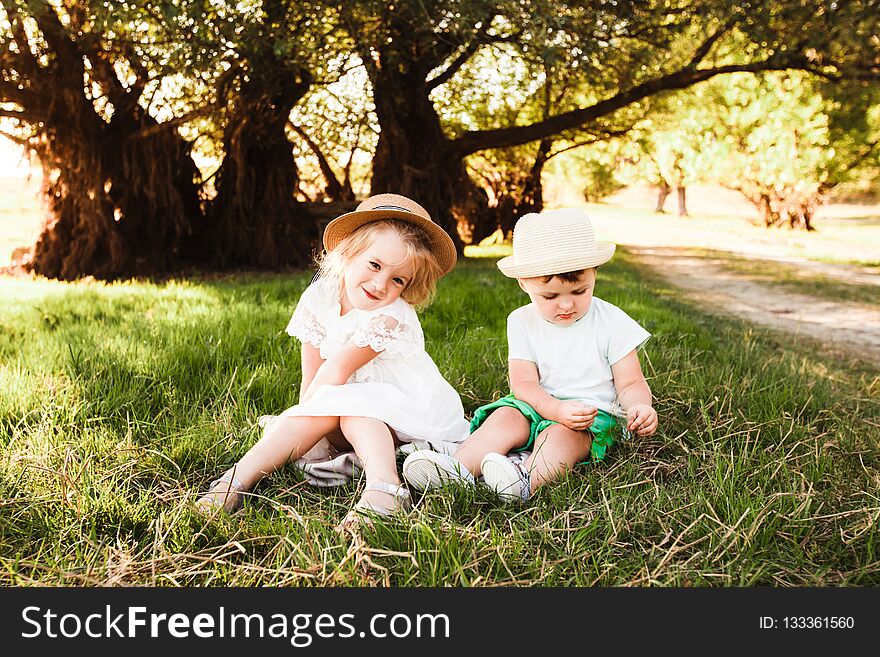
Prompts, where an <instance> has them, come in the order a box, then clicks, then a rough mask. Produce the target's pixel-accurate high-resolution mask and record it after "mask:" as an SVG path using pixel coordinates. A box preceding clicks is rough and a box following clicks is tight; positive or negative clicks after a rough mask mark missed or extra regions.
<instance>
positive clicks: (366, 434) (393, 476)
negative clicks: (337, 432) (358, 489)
mask: <svg viewBox="0 0 880 657" xmlns="http://www.w3.org/2000/svg"><path fill="white" fill-rule="evenodd" d="M339 427H340V429H342V433H343V434H344V435H345V439H346V440H347V441H348V442H349V444H350V445H351V446H352V447H353V448H354V452H355V454H357V455H358V458H359V459H360V460H361V463H363V466H364V474H365V475H366V479H367V483H368V484H369V483H372V482H377V481H384V482H386V483H389V484H400V478H399V477H398V475H397V454H396V447H395V444H394V435H393V434H392V433H391V429H389V428H388V425H386V424H385V423H384V422H382V421H381V420H376V419H374V418H369V417H341V418H339ZM361 500H362V501H363V502H365V503H366V504H368V505H369V506H370V507H372V508H373V509H375V510H377V511H379V512H381V511H392V510H393V509H394V508H395V506H396V503H397V500H396V499H395V498H394V497H393V496H392V495H389V494H388V493H383V492H381V491H376V490H368V491H364V494H363V497H362V498H361Z"/></svg>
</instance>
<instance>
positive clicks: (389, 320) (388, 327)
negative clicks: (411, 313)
mask: <svg viewBox="0 0 880 657" xmlns="http://www.w3.org/2000/svg"><path fill="white" fill-rule="evenodd" d="M351 339H352V341H353V342H354V343H355V344H356V345H357V346H358V347H366V346H369V347H370V349H372V350H373V351H375V352H377V353H378V352H382V351H384V352H385V353H387V354H389V355H392V356H409V355H412V354H414V353H416V352H418V351H419V349H420V348H421V345H420V344H419V340H418V336H417V334H416V333H415V331H413V330H412V329H411V328H410V327H409V326H407V325H406V324H403V323H401V322H399V321H398V320H396V319H394V318H393V317H388V316H387V315H377V316H375V317H372V318H370V319H369V320H368V321H367V322H366V325H365V326H359V327H358V328H357V329H356V330H355V332H354V333H353V334H352V336H351Z"/></svg>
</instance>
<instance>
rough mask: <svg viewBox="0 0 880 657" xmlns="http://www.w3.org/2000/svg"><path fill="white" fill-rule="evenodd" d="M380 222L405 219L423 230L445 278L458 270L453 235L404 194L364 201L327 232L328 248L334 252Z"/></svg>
mask: <svg viewBox="0 0 880 657" xmlns="http://www.w3.org/2000/svg"><path fill="white" fill-rule="evenodd" d="M380 219H402V220H404V221H408V222H409V223H411V224H415V225H416V226H419V227H420V228H422V230H424V231H425V232H426V233H427V234H428V238H429V239H430V240H431V247H432V249H433V251H434V255H436V256H437V262H439V263H440V268H441V269H442V270H443V273H444V274H447V273H449V272H450V271H451V270H452V268H453V267H455V261H456V259H457V254H456V251H455V243H454V242H453V241H452V238H451V237H449V234H448V233H447V232H446V231H445V230H443V229H442V228H441V227H440V226H438V225H437V224H436V223H434V220H433V219H431V215H430V214H428V211H427V210H425V208H423V207H422V206H421V205H419V204H418V203H416V202H415V201H413V200H412V199H409V198H407V197H406V196H401V195H400V194H376V195H375V196H370V197H369V198H366V199H364V200H363V201H362V202H361V204H360V205H358V206H357V207H356V208H355V209H354V211H353V212H349V213H347V214H343V215H340V216H338V217H336V219H334V220H333V221H331V222H330V223H329V224H327V227H326V228H325V229H324V248H325V249H327V250H328V251H332V250H333V249H334V248H335V247H336V245H337V244H339V243H340V242H341V241H342V240H344V239H345V238H346V237H348V236H349V235H351V234H352V233H353V232H354V231H355V230H356V229H358V228H360V227H361V226H363V225H364V224H368V223H370V222H372V221H378V220H380Z"/></svg>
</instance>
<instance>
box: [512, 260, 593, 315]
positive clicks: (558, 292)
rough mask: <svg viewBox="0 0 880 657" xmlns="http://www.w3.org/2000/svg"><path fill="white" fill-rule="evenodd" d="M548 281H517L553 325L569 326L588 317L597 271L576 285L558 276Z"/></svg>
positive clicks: (588, 271)
mask: <svg viewBox="0 0 880 657" xmlns="http://www.w3.org/2000/svg"><path fill="white" fill-rule="evenodd" d="M544 278H545V277H544V276H541V277H538V278H518V279H517V282H518V283H519V286H520V287H521V288H522V289H523V291H524V292H525V293H526V294H528V295H529V298H530V299H531V300H532V303H533V304H535V308H537V309H538V314H539V315H541V317H543V318H544V319H546V320H547V321H548V322H551V323H553V324H558V325H560V326H569V325H571V324H574V323H575V322H576V321H577V320H579V319H580V318H581V317H583V316H584V315H586V314H587V312H588V311H589V310H590V302H592V300H593V288H594V287H595V285H596V270H595V269H587V270H585V271H584V272H582V273H581V275H580V277H579V278H578V280H577V281H575V282H574V283H568V282H566V281H564V280H562V279H561V278H558V277H556V276H554V277H553V278H551V279H550V280H549V281H547V282H546V283H545V282H544Z"/></svg>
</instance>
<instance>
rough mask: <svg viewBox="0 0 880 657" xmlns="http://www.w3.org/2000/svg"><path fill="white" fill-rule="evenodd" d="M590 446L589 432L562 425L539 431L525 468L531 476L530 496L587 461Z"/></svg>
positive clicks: (591, 439) (590, 434)
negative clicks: (539, 487)
mask: <svg viewBox="0 0 880 657" xmlns="http://www.w3.org/2000/svg"><path fill="white" fill-rule="evenodd" d="M592 443H593V434H592V433H590V432H589V431H575V430H573V429H569V428H568V427H566V426H563V425H561V424H554V425H552V426H550V427H548V428H547V429H545V430H544V431H542V432H541V433H540V434H539V435H538V437H537V439H536V440H535V445H534V449H533V451H532V454H531V456H529V458H527V459H526V462H525V464H524V467H525V469H526V471H527V472H528V473H529V475H530V480H531V485H532V492H534V491H535V490H537V488H538V486H542V485H544V484H546V483H548V482H551V481H553V480H555V479H557V478H558V477H559V476H560V475H561V474H562V473H564V472H566V471H567V470H570V469H571V468H573V467H574V466H575V465H576V464H577V463H579V462H581V461H583V460H584V459H585V458H587V456H589V454H590V446H591V445H592Z"/></svg>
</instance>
